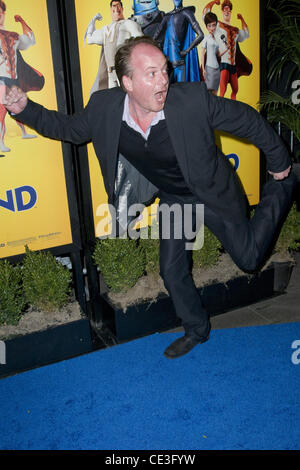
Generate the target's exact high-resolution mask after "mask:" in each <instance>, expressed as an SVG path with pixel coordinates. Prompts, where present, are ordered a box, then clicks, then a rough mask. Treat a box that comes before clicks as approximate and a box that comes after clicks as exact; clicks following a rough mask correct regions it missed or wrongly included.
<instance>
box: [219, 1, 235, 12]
mask: <svg viewBox="0 0 300 470" xmlns="http://www.w3.org/2000/svg"><path fill="white" fill-rule="evenodd" d="M225 7H229V8H230V10H232V8H233V7H232V3H231V1H230V0H224V2H223V3H222V5H221V9H222V10H224V8H225Z"/></svg>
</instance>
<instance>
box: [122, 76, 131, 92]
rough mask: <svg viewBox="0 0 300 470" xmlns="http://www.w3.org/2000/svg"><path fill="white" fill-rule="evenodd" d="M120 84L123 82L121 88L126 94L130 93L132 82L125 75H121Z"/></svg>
mask: <svg viewBox="0 0 300 470" xmlns="http://www.w3.org/2000/svg"><path fill="white" fill-rule="evenodd" d="M122 82H123V87H124V88H125V90H126V91H127V92H128V91H132V80H131V78H130V77H128V76H127V75H123V77H122Z"/></svg>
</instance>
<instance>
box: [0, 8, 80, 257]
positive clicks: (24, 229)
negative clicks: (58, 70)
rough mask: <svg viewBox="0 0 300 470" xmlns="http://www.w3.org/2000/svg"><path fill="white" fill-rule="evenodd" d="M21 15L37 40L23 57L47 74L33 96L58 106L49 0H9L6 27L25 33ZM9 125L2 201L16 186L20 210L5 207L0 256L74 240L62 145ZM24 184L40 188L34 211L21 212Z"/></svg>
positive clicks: (9, 121) (1, 165) (0, 218)
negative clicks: (19, 19)
mask: <svg viewBox="0 0 300 470" xmlns="http://www.w3.org/2000/svg"><path fill="white" fill-rule="evenodd" d="M16 14H17V15H20V16H21V17H22V18H23V19H24V21H25V22H26V23H27V24H28V26H29V27H30V28H31V29H32V31H33V33H34V35H35V40H36V44H35V45H34V46H31V47H30V48H28V49H27V50H25V51H22V56H23V59H24V60H25V61H26V62H27V63H28V64H29V65H30V66H31V67H33V68H35V69H37V70H38V71H39V72H41V73H42V74H43V75H44V77H45V85H44V87H43V89H42V90H41V91H34V92H29V93H28V96H29V97H30V98H32V99H33V100H34V101H36V102H38V103H40V104H42V105H44V106H46V107H47V108H50V109H57V102H56V92H55V82H54V74H53V64H52V53H51V43H50V36H49V26H48V14H47V7H46V0H26V1H24V0H7V1H6V18H5V27H6V29H7V30H8V31H15V32H17V33H19V34H22V32H23V30H22V26H21V24H20V23H17V22H15V20H14V15H16ZM5 123H6V135H5V144H6V146H7V147H9V148H10V149H11V150H10V152H2V151H0V154H1V155H3V156H2V157H1V158H0V199H2V200H6V191H8V190H13V196H14V202H15V209H16V211H15V212H12V211H10V210H7V209H5V208H3V207H0V224H1V225H0V257H1V258H2V257H9V256H15V255H18V254H22V253H24V245H25V244H27V245H28V246H29V248H30V249H32V250H40V249H48V248H52V247H56V246H62V245H67V244H70V243H72V234H71V227H70V217H69V208H68V200H67V193H66V184H65V173H64V166H63V158H62V148H61V143H60V142H57V141H53V140H50V139H45V138H43V137H41V136H37V137H36V138H33V139H22V138H21V130H20V128H19V126H18V125H17V124H16V122H15V121H14V119H13V118H11V117H10V116H9V115H8V114H7V116H6V119H5ZM26 130H27V132H28V133H30V134H35V135H37V134H36V132H34V131H32V130H31V129H28V128H27V127H26ZM25 185H26V186H31V187H33V188H34V189H35V191H36V193H37V202H36V204H35V206H34V207H33V208H32V209H30V210H25V211H21V212H18V211H17V208H16V201H15V192H14V190H15V188H19V187H22V186H25ZM23 197H24V201H23V202H24V204H26V203H28V200H26V198H29V195H28V194H27V193H24V195H23Z"/></svg>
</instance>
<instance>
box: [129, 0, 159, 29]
mask: <svg viewBox="0 0 300 470" xmlns="http://www.w3.org/2000/svg"><path fill="white" fill-rule="evenodd" d="M158 5H159V0H133V6H132V9H133V11H134V14H133V15H132V17H131V19H132V20H134V21H136V22H137V23H138V24H139V25H140V27H141V28H142V31H143V34H145V35H146V36H150V37H153V35H154V33H155V31H156V29H157V26H158V24H160V23H161V21H162V19H163V17H164V12H163V11H160V10H159V9H158Z"/></svg>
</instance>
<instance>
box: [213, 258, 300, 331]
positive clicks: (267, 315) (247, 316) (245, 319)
mask: <svg viewBox="0 0 300 470" xmlns="http://www.w3.org/2000/svg"><path fill="white" fill-rule="evenodd" d="M287 322H300V256H297V258H296V265H295V267H294V269H293V272H292V276H291V279H290V282H289V285H288V288H287V290H286V293H284V294H282V295H279V296H276V297H273V298H271V299H267V300H264V301H261V302H258V303H256V304H252V305H250V306H247V307H244V308H240V309H237V310H233V311H231V312H227V313H224V314H223V315H218V316H216V317H212V319H211V323H212V328H213V329H222V328H235V327H241V326H255V325H257V326H258V325H268V324H272V323H287Z"/></svg>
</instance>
